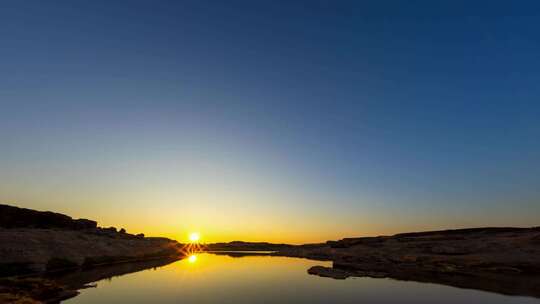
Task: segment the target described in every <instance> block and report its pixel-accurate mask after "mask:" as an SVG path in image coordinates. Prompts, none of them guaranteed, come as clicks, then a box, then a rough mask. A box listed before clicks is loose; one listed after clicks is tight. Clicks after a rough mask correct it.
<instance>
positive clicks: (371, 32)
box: [0, 0, 540, 243]
mask: <svg viewBox="0 0 540 304" xmlns="http://www.w3.org/2000/svg"><path fill="white" fill-rule="evenodd" d="M0 37H1V41H0V202H3V203H9V204H15V205H18V206H22V207H28V208H35V209H40V210H53V211H57V212H62V213H67V214H69V215H72V216H74V217H85V218H91V219H96V220H98V221H99V223H100V224H101V225H104V226H110V225H114V226H117V227H125V228H126V229H127V230H128V231H129V232H134V233H138V232H145V233H146V234H147V235H163V236H168V237H173V238H176V239H179V240H185V236H186V235H187V233H188V232H189V231H200V232H201V234H202V235H203V237H204V241H230V240H234V239H242V240H252V241H261V240H266V241H273V242H277V241H283V242H294V243H300V242H315V241H324V240H327V239H337V238H341V237H346V236H361V235H379V234H389V233H397V232H404V231H415V230H424V229H439V228H458V227H470V226H534V225H540V3H539V2H538V1H427V0H426V1H199V0H197V1H67V0H66V1H37V0H36V1H32V0H25V1H18V0H12V1H10V0H8V1H2V2H1V3H0Z"/></svg>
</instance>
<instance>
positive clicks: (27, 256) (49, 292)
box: [0, 205, 184, 303]
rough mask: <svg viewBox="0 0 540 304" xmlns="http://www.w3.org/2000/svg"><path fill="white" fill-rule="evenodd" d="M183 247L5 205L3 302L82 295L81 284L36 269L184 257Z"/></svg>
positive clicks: (0, 239) (0, 243)
mask: <svg viewBox="0 0 540 304" xmlns="http://www.w3.org/2000/svg"><path fill="white" fill-rule="evenodd" d="M181 247H182V245H181V244H179V243H177V242H176V241H174V240H170V239H166V238H148V237H144V235H141V234H139V235H132V234H129V233H127V232H126V231H125V229H120V230H119V231H118V230H117V229H116V228H115V227H108V228H101V227H98V226H97V223H96V222H95V221H91V220H87V219H72V218H71V217H69V216H67V215H63V214H59V213H54V212H42V211H35V210H30V209H24V208H18V207H13V206H8V205H0V303H41V302H45V303H55V302H58V301H60V300H61V299H64V298H66V297H71V296H74V295H76V288H72V287H70V288H67V287H66V286H65V285H64V284H60V283H58V282H57V281H56V280H47V279H43V278H36V277H35V276H36V275H41V276H43V275H46V274H48V273H52V272H58V271H66V270H69V271H86V270H88V269H93V268H95V267H98V266H102V265H112V264H119V263H123V264H124V265H128V264H129V263H137V262H141V261H149V260H151V261H155V260H162V259H171V258H172V259H178V258H181V257H182V256H184V253H182V250H181ZM29 276H32V278H30V277H29Z"/></svg>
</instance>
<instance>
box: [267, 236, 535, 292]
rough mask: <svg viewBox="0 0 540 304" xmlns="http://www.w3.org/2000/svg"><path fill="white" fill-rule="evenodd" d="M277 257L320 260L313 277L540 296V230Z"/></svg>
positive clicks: (296, 250) (295, 250) (325, 248)
mask: <svg viewBox="0 0 540 304" xmlns="http://www.w3.org/2000/svg"><path fill="white" fill-rule="evenodd" d="M277 254H279V255H284V256H296V257H307V258H313V257H315V258H318V259H322V260H329V261H332V262H333V267H322V266H315V267H312V268H310V269H309V270H308V273H309V274H314V275H319V276H323V277H330V278H335V279H345V278H347V277H350V276H354V277H376V278H381V277H388V278H394V279H400V280H414V281H419V282H433V283H441V284H446V285H452V286H457V287H464V288H475V289H481V290H487V291H492V292H498V293H504V294H516V295H529V296H535V297H540V228H539V227H534V228H474V229H458V230H445V231H432V232H419V233H404V234H397V235H394V236H380V237H364V238H346V239H342V240H339V241H329V242H327V243H326V244H321V245H320V246H318V247H317V246H311V247H306V246H295V247H292V248H286V249H284V250H281V251H279V252H278V253H277Z"/></svg>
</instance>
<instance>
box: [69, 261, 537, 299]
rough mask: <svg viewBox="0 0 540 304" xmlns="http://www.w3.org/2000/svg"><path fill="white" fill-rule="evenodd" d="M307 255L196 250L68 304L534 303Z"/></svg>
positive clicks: (116, 279)
mask: <svg viewBox="0 0 540 304" xmlns="http://www.w3.org/2000/svg"><path fill="white" fill-rule="evenodd" d="M315 265H322V266H331V262H320V261H312V260H307V259H299V258H289V257H273V256H245V257H231V256H227V255H215V254H210V253H201V254H197V255H196V256H192V257H190V258H187V259H183V260H179V261H176V262H173V263H170V264H167V265H165V266H161V267H155V268H150V269H146V270H142V271H139V272H134V273H129V274H124V275H121V276H116V277H112V278H108V279H103V280H100V281H97V282H96V284H97V286H96V288H87V289H83V290H81V294H80V295H79V296H77V297H75V298H72V299H69V300H66V301H65V302H64V303H69V304H90V303H92V304H95V303H381V304H382V303H385V304H386V303H411V304H413V303H414V304H421V303H426V304H428V303H429V304H432V303H442V304H444V303H448V304H456V303H460V304H466V303H471V304H473V303H474V304H478V303H490V304H498V303H501V304H502V303H505V304H507V303H516V304H518V303H519V304H527V303H539V302H540V301H539V300H538V299H535V298H530V297H521V296H505V295H500V294H496V293H489V292H484V291H477V290H472V289H460V288H455V287H449V286H444V285H438V284H429V283H417V282H405V281H397V280H393V279H372V278H348V279H346V280H334V279H330V278H322V277H318V276H313V275H309V274H308V273H307V269H308V268H310V267H311V266H315Z"/></svg>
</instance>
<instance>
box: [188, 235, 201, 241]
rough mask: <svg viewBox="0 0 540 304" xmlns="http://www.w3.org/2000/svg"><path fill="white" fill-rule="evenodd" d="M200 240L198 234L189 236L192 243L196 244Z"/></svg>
mask: <svg viewBox="0 0 540 304" xmlns="http://www.w3.org/2000/svg"><path fill="white" fill-rule="evenodd" d="M200 239H201V235H200V234H199V233H198V232H192V233H190V234H189V241H190V242H192V243H197V242H199V240H200Z"/></svg>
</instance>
